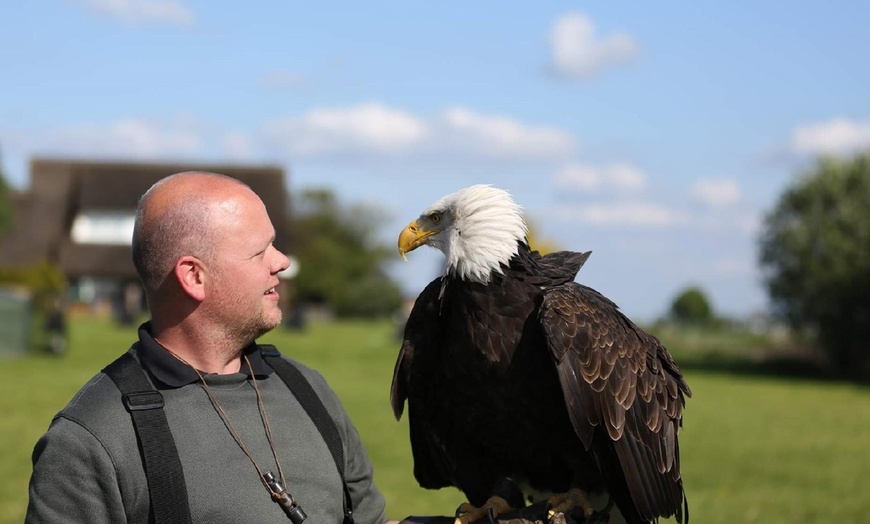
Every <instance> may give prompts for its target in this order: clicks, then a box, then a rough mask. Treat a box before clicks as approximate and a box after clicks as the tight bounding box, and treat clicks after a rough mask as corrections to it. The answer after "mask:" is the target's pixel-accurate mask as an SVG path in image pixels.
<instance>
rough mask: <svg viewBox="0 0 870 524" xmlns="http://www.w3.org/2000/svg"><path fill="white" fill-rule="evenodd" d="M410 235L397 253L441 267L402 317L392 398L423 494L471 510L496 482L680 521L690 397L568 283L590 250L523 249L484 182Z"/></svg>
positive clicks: (672, 372)
mask: <svg viewBox="0 0 870 524" xmlns="http://www.w3.org/2000/svg"><path fill="white" fill-rule="evenodd" d="M469 202H471V203H469ZM481 203H483V204H481ZM409 227H410V228H412V229H414V235H415V238H422V240H418V241H415V243H412V244H409V245H410V249H414V248H416V247H417V246H418V245H422V244H424V243H426V244H430V245H433V246H435V247H438V248H439V249H441V250H442V251H444V252H445V255H447V257H448V263H447V270H446V273H445V275H444V276H443V277H441V278H439V279H436V280H435V281H433V282H432V283H430V284H429V285H428V286H427V287H426V289H425V290H424V291H423V292H422V293H421V294H420V296H419V297H418V298H417V301H416V303H415V305H414V308H413V310H412V312H411V314H410V316H409V318H408V321H407V324H406V328H405V336H404V340H403V343H402V349H401V351H400V354H399V358H398V361H397V362H396V369H395V375H394V378H393V385H392V391H391V402H392V407H393V410H394V413H395V415H396V417H397V418H398V417H400V416H401V414H402V412H403V408H404V403H405V401H407V403H408V413H409V427H410V437H411V446H412V452H413V456H414V475H415V477H416V479H417V481H418V482H419V483H420V485H421V486H423V487H426V488H442V487H446V486H456V487H458V488H459V489H460V490H462V491H463V492H464V494H465V495H466V497H468V500H469V502H471V503H472V504H474V505H476V506H481V505H482V504H483V503H484V502H486V500H487V498H488V497H490V496H491V495H492V494H493V493H494V490H495V489H496V486H497V485H498V484H499V482H501V481H502V479H505V478H509V479H512V480H513V481H514V482H516V483H518V484H519V485H520V486H522V487H523V488H524V489H525V490H527V491H529V492H530V493H531V492H541V493H559V492H565V491H568V489H569V488H581V489H583V490H584V491H586V492H589V493H607V494H609V496H610V497H612V500H613V501H614V502H615V503H616V505H617V507H618V508H619V510H620V512H621V513H622V515H623V518H624V519H625V520H626V521H627V522H629V523H644V522H650V521H653V520H655V519H656V518H658V517H660V516H670V515H677V517H678V520H679V521H683V519H684V518H685V520H686V521H687V520H688V515H687V514H684V511H683V507H684V496H683V487H682V479H681V477H680V468H679V446H678V442H677V431H678V429H679V428H680V426H681V425H682V408H683V405H684V396H688V395H690V392H689V388H688V386H687V385H686V383H685V381H684V380H683V378H682V375H681V374H680V372H679V370H678V369H677V367H676V365H675V364H674V362H673V360H672V359H671V357H670V355H669V354H668V353H667V351H666V350H665V348H664V347H663V346H662V345H661V344H660V343H659V341H658V340H657V339H656V338H655V337H653V336H651V335H649V334H647V333H646V332H644V331H643V330H641V329H640V328H638V327H637V326H635V325H634V324H633V323H632V322H631V321H630V320H629V319H628V318H626V317H625V316H624V315H623V314H622V313H621V312H620V311H619V310H618V308H617V306H616V305H615V304H614V303H613V302H611V301H610V300H608V299H607V298H605V297H604V296H603V295H601V294H599V293H598V292H597V291H595V290H593V289H591V288H589V287H586V286H583V285H580V284H577V283H575V282H574V278H575V276H576V274H577V272H578V271H579V269H580V267H581V266H582V265H583V263H584V262H585V261H586V259H587V258H588V256H589V253H582V254H581V253H572V252H559V253H554V254H551V255H547V256H541V255H539V254H538V253H537V252H535V251H531V250H530V248H529V246H528V244H527V242H526V240H525V233H526V230H525V224H524V222H523V221H522V217H521V214H520V209H519V206H516V204H514V203H513V201H512V200H511V199H510V197H509V195H507V193H505V192H503V191H501V190H498V189H495V188H491V187H489V186H474V187H472V188H468V189H466V190H463V191H460V192H458V193H456V194H454V195H449V196H448V197H445V198H444V199H442V200H440V201H439V202H436V204H434V205H433V206H432V207H431V208H430V209H429V210H427V212H425V213H424V214H423V215H421V217H420V219H418V220H417V221H415V222H414V223H412V225H411V226H409ZM420 231H422V233H421V232H420ZM493 231H496V232H495V233H493ZM409 234H410V233H409ZM403 235H405V236H406V237H405V239H404V241H405V242H406V243H407V242H408V239H407V235H406V233H403ZM481 236H483V237H486V239H487V240H488V242H480V238H481ZM475 237H477V238H475ZM402 242H403V240H402V238H401V237H400V250H401V251H403V253H404V251H406V250H410V249H407V248H402ZM507 242H510V244H507ZM494 244H498V249H495V250H494V249H493V247H492V246H493V245H494ZM480 246H485V247H484V248H480ZM457 253H461V255H457ZM493 253H497V254H495V255H493ZM451 257H453V258H451ZM451 260H452V261H451ZM527 495H528V493H527ZM599 509H600V508H599Z"/></svg>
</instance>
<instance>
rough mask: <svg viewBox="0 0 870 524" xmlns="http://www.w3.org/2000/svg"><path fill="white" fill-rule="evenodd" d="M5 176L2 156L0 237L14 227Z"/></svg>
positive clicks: (0, 174) (0, 170)
mask: <svg viewBox="0 0 870 524" xmlns="http://www.w3.org/2000/svg"><path fill="white" fill-rule="evenodd" d="M3 175H4V173H3V162H2V156H0V236H3V233H4V232H5V231H6V230H7V229H9V226H11V225H12V202H11V200H10V193H11V191H10V189H9V186H8V185H7V184H6V178H5V177H4V176H3Z"/></svg>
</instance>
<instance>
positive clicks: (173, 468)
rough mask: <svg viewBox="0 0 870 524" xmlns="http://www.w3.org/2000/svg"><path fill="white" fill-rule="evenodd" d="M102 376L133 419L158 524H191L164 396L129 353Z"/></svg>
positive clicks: (115, 362) (182, 475)
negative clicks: (164, 407) (108, 382)
mask: <svg viewBox="0 0 870 524" xmlns="http://www.w3.org/2000/svg"><path fill="white" fill-rule="evenodd" d="M103 373H105V374H106V375H108V377H109V378H111V379H112V381H113V382H114V383H115V385H116V386H118V389H120V390H121V395H122V399H123V402H124V407H125V408H127V411H129V412H130V416H131V417H133V427H134V428H135V429H136V436H137V438H138V439H139V449H140V452H141V454H142V464H143V465H144V467H145V476H146V477H147V479H148V493H149V494H150V495H151V511H152V512H153V514H154V519H155V522H156V523H157V524H190V521H191V519H190V508H189V507H188V502H187V486H186V485H185V483H184V471H183V470H182V468H181V459H179V458H178V450H177V449H176V448H175V440H174V439H173V438H172V432H171V431H170V430H169V423H168V422H167V420H166V413H165V412H164V411H163V395H161V394H160V392H159V391H157V390H156V389H154V386H152V385H151V382H150V381H149V380H148V377H146V376H145V370H143V369H142V367H141V366H140V365H139V363H138V362H136V359H134V358H133V355H131V354H130V353H124V354H123V355H121V356H120V357H119V358H118V359H117V360H115V361H114V362H112V363H111V364H109V365H108V366H106V368H105V369H103Z"/></svg>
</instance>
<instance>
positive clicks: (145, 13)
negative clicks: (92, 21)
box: [84, 0, 195, 27]
mask: <svg viewBox="0 0 870 524" xmlns="http://www.w3.org/2000/svg"><path fill="white" fill-rule="evenodd" d="M84 4H85V5H86V6H87V7H88V8H90V9H92V10H94V11H97V12H100V13H104V14H108V15H110V16H114V17H116V18H119V19H121V20H123V21H125V22H129V23H153V24H165V25H171V26H179V27H189V26H192V25H193V22H194V18H195V17H194V14H193V11H191V10H190V8H188V7H187V6H185V5H184V4H182V3H180V2H175V1H172V0H84Z"/></svg>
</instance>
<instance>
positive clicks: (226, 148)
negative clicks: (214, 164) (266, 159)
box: [220, 131, 255, 160]
mask: <svg viewBox="0 0 870 524" xmlns="http://www.w3.org/2000/svg"><path fill="white" fill-rule="evenodd" d="M220 142H221V151H223V152H224V154H225V155H226V156H227V158H231V159H233V160H250V159H252V158H253V157H254V149H255V148H254V144H253V143H252V141H251V137H250V136H248V135H247V134H245V133H240V132H236V131H231V132H228V133H224V135H223V137H221V140H220Z"/></svg>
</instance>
